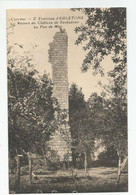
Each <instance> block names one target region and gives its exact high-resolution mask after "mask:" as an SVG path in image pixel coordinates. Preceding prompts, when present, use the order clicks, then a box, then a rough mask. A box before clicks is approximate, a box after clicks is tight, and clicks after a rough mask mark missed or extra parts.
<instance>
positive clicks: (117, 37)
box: [73, 8, 127, 155]
mask: <svg viewBox="0 0 136 195" xmlns="http://www.w3.org/2000/svg"><path fill="white" fill-rule="evenodd" d="M75 10H79V11H82V12H83V13H84V14H85V18H86V22H85V24H84V25H81V26H79V27H76V28H75V32H76V33H78V34H79V36H78V39H77V40H76V44H77V45H79V44H81V43H83V42H84V44H85V45H84V46H83V49H84V51H85V52H88V53H87V54H86V56H85V59H84V61H83V64H82V71H83V72H86V71H87V70H88V69H89V68H90V67H91V68H92V69H93V70H94V74H97V73H100V74H101V75H102V76H104V72H103V67H101V62H102V60H103V59H104V58H105V57H106V56H110V57H111V58H112V60H113V63H114V65H115V66H114V69H113V70H112V71H110V72H108V76H109V77H112V78H113V82H112V83H110V85H109V86H104V85H103V86H102V87H103V93H105V94H106V93H110V96H109V99H105V100H106V101H105V103H104V105H103V108H102V109H103V114H102V115H101V116H100V113H99V115H98V117H97V118H98V121H99V125H98V128H97V130H98V132H97V135H98V136H101V137H102V138H103V139H104V140H105V144H107V145H109V146H111V145H112V146H114V148H115V149H116V150H118V151H120V152H121V153H122V155H127V90H126V87H127V65H126V63H127V59H126V58H127V56H126V55H127V51H126V50H127V46H126V36H127V35H126V9H125V8H85V9H73V11H75ZM109 65H110V64H109ZM105 89H106V90H105ZM101 113H102V112H101ZM96 120H97V119H96V118H95V115H94V123H97V122H96ZM100 124H101V128H99V127H100Z"/></svg>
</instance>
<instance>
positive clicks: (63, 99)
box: [49, 29, 71, 161]
mask: <svg viewBox="0 0 136 195" xmlns="http://www.w3.org/2000/svg"><path fill="white" fill-rule="evenodd" d="M49 46H50V49H49V62H50V63H51V64H52V80H53V96H54V97H55V98H57V100H58V103H59V105H60V108H61V109H62V110H63V109H65V110H67V111H68V109H69V105H68V64H67V63H68V62H67V60H68V59H67V54H68V36H67V33H66V32H65V30H62V29H60V32H56V34H55V36H54V37H53V42H51V43H50V44H49ZM67 122H68V119H67ZM61 129H63V132H61V131H59V130H56V132H55V134H54V136H53V139H52V143H51V148H52V149H53V150H55V151H56V152H57V153H58V155H59V156H60V160H61V161H63V160H64V159H65V157H66V156H67V155H68V154H70V153H71V149H70V146H69V142H70V139H71V136H70V130H69V126H68V124H66V125H62V126H61Z"/></svg>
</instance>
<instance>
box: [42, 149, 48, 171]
mask: <svg viewBox="0 0 136 195" xmlns="http://www.w3.org/2000/svg"><path fill="white" fill-rule="evenodd" d="M42 149H43V158H44V166H45V170H46V169H47V161H46V155H45V149H44V146H43V148H42Z"/></svg>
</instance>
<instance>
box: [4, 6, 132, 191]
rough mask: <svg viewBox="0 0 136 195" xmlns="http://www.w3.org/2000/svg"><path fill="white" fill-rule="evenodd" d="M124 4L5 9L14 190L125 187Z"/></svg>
mask: <svg viewBox="0 0 136 195" xmlns="http://www.w3.org/2000/svg"><path fill="white" fill-rule="evenodd" d="M126 37H127V29H126V8H123V7H122V8H108V7H107V8H73V9H69V8H61V9H60V8H59V9H58V8H56V9H9V10H7V62H8V136H9V193H11V194H12V193H13V194H14V193H22V194H23V193H85V192H127V191H128V144H127V143H128V141H127V140H128V138H127V137H128V136H127V41H126Z"/></svg>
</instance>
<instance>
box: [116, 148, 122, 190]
mask: <svg viewBox="0 0 136 195" xmlns="http://www.w3.org/2000/svg"><path fill="white" fill-rule="evenodd" d="M118 158H119V159H118V175H117V186H118V185H119V183H120V176H121V153H120V151H118Z"/></svg>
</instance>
